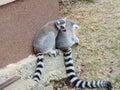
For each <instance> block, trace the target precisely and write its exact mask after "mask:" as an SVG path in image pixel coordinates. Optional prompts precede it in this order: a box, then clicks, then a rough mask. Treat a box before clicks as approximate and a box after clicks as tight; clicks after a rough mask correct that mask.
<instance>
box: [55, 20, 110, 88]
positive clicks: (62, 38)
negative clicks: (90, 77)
mask: <svg viewBox="0 0 120 90" xmlns="http://www.w3.org/2000/svg"><path fill="white" fill-rule="evenodd" d="M65 25H66V26H65V27H66V32H59V33H58V36H57V38H56V48H58V49H61V50H62V51H63V54H64V62H65V67H66V74H67V78H68V79H69V81H70V83H71V84H72V85H74V86H75V87H77V88H91V89H93V88H106V89H108V90H112V85H111V83H110V82H109V81H106V80H98V81H83V80H81V79H79V78H78V77H77V75H76V73H75V68H74V65H73V60H72V49H71V47H72V46H73V45H74V44H78V43H79V39H78V38H77V37H76V35H75V30H76V29H78V25H76V24H75V23H74V22H72V21H71V20H69V19H67V20H66V24H65Z"/></svg>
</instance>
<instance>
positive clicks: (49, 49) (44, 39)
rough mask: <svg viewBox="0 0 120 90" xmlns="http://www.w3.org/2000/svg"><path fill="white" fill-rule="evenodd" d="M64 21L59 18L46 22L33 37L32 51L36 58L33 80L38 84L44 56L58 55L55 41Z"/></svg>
mask: <svg viewBox="0 0 120 90" xmlns="http://www.w3.org/2000/svg"><path fill="white" fill-rule="evenodd" d="M65 21H66V18H61V19H58V20H55V21H51V22H48V23H47V24H46V25H44V26H43V27H42V28H41V29H40V30H38V31H37V33H36V35H35V38H34V41H33V50H34V53H35V55H36V57H37V62H36V70H35V73H34V75H33V80H35V81H36V82H40V76H41V74H42V69H43V67H44V63H43V59H44V54H49V55H54V56H56V55H57V53H58V50H57V49H55V39H56V36H57V34H58V32H64V30H65V28H64V26H65Z"/></svg>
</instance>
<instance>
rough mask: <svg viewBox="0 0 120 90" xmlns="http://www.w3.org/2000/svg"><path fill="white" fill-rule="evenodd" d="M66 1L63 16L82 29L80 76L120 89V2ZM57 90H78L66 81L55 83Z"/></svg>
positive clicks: (78, 58)
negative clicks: (103, 81) (101, 80)
mask: <svg viewBox="0 0 120 90" xmlns="http://www.w3.org/2000/svg"><path fill="white" fill-rule="evenodd" d="M63 1H64V2H63V3H62V4H60V12H61V15H62V16H63V17H68V18H70V19H72V20H74V21H75V22H76V23H77V24H78V25H79V26H80V29H79V30H78V31H77V32H76V34H77V36H78V37H79V39H80V45H79V46H77V47H75V48H73V51H74V52H76V53H73V56H74V57H73V59H74V66H75V67H76V73H77V75H78V77H79V78H81V79H82V80H98V79H106V80H110V81H111V82H112V84H113V88H114V89H113V90H120V0H97V1H96V2H94V3H90V2H86V1H84V0H83V1H82V2H81V1H77V0H75V2H71V3H70V2H69V0H63ZM73 1H74V0H73ZM54 89H55V90H78V89H75V88H74V87H72V86H71V85H69V83H68V81H66V80H61V81H54ZM84 90H88V89H84ZM94 90H98V89H94ZM99 90H104V89H99Z"/></svg>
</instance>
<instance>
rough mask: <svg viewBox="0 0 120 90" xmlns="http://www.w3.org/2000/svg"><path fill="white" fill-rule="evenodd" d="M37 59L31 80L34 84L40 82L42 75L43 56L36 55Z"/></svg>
mask: <svg viewBox="0 0 120 90" xmlns="http://www.w3.org/2000/svg"><path fill="white" fill-rule="evenodd" d="M36 57H37V62H36V69H35V73H34V75H33V80H34V81H36V82H40V77H41V74H42V70H43V66H44V63H43V54H41V53H38V54H36Z"/></svg>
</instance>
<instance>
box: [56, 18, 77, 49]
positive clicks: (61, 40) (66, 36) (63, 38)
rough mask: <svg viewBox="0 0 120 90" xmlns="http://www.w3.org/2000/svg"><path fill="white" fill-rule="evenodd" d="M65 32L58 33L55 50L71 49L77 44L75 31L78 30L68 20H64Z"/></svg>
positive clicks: (75, 25)
mask: <svg viewBox="0 0 120 90" xmlns="http://www.w3.org/2000/svg"><path fill="white" fill-rule="evenodd" d="M65 28H66V32H59V33H58V35H57V38H56V48H58V49H61V50H63V49H67V48H70V47H72V46H73V45H74V44H79V39H78V38H77V36H76V35H75V31H76V30H77V29H78V28H79V26H78V25H77V24H75V23H74V22H73V21H71V20H70V19H66V26H65Z"/></svg>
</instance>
